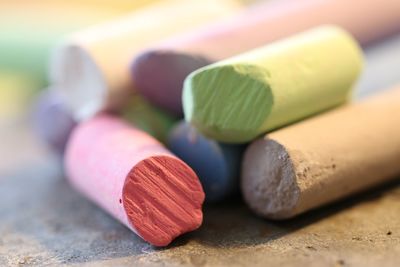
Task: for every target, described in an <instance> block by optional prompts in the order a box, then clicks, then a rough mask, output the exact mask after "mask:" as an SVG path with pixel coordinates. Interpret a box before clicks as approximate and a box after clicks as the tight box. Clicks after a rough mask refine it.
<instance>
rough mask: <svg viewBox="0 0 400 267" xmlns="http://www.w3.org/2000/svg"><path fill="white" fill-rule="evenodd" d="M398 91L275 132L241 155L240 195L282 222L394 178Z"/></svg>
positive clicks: (399, 131) (399, 150)
mask: <svg viewBox="0 0 400 267" xmlns="http://www.w3.org/2000/svg"><path fill="white" fill-rule="evenodd" d="M399 103H400V87H397V88H396V89H393V90H389V91H387V92H384V93H382V94H380V95H377V96H375V97H371V98H369V99H368V100H365V101H364V102H360V103H357V104H352V105H348V106H345V107H342V108H340V109H337V110H334V111H331V112H329V113H326V114H323V115H321V116H317V117H315V118H312V119H310V120H306V121H303V122H300V123H298V124H295V125H292V126H290V127H287V128H284V129H281V130H279V131H276V132H274V133H271V134H270V135H267V136H265V137H264V138H261V139H259V140H257V141H255V142H254V143H252V144H251V145H250V146H249V147H248V149H247V150H246V152H245V156H244V161H243V170H242V177H241V178H242V180H241V184H242V191H243V195H244V198H245V200H246V202H247V204H248V205H249V206H250V207H251V208H252V209H253V210H254V211H255V212H256V213H258V214H260V215H261V216H264V217H266V218H272V219H285V218H291V217H293V216H296V215H298V214H300V213H303V212H305V211H307V210H310V209H313V208H316V207H319V206H322V205H324V204H326V203H329V202H332V201H335V200H337V199H340V198H343V197H345V196H349V195H351V194H354V193H356V192H359V191H362V190H364V189H367V188H369V187H371V186H374V185H377V184H379V183H383V182H385V181H389V180H391V179H395V178H398V175H399V174H400V164H399V159H400V118H399V116H396V115H394V114H399V112H400V105H399Z"/></svg>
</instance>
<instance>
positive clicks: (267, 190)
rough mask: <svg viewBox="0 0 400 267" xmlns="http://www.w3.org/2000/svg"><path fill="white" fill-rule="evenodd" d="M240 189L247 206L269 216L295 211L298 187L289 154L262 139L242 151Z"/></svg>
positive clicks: (280, 147) (292, 213)
mask: <svg viewBox="0 0 400 267" xmlns="http://www.w3.org/2000/svg"><path fill="white" fill-rule="evenodd" d="M241 178H242V179H241V189H242V193H243V197H244V199H245V201H246V203H247V204H248V205H249V207H250V208H251V209H252V210H253V211H254V212H255V213H257V214H259V215H261V216H263V217H266V218H269V219H276V220H281V219H287V218H291V217H293V216H294V215H296V214H297V206H298V204H299V191H300V189H299V186H298V183H297V178H296V174H295V173H294V167H293V165H292V161H291V158H290V156H289V153H288V152H287V150H286V149H285V147H284V146H283V145H281V144H280V143H278V142H277V141H275V140H272V139H268V138H262V139H258V140H256V141H254V142H253V143H252V144H251V145H250V146H249V147H248V148H247V150H246V151H245V155H244V158H243V165H242V175H241Z"/></svg>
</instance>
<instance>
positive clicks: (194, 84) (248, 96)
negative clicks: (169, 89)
mask: <svg viewBox="0 0 400 267" xmlns="http://www.w3.org/2000/svg"><path fill="white" fill-rule="evenodd" d="M267 77H269V73H268V72H267V71H265V70H263V69H262V68H260V67H258V66H253V65H245V64H237V65H235V64H230V65H219V64H218V63H217V64H213V65H210V66H207V67H204V68H202V69H200V70H198V71H195V72H193V73H192V74H190V75H189V76H188V78H187V79H186V80H185V84H184V92H183V109H184V113H185V119H186V120H187V121H189V122H190V123H192V124H193V125H194V126H196V128H197V129H198V130H199V131H200V132H201V133H203V134H204V135H205V136H207V137H211V138H213V139H216V140H218V141H221V142H225V143H245V142H248V141H251V140H253V139H254V138H256V137H257V136H258V135H259V134H260V129H262V128H263V127H264V124H265V118H267V117H268V115H269V113H270V112H271V109H272V105H273V96H272V93H271V89H270V85H269V83H268V81H267ZM261 132H262V130H261Z"/></svg>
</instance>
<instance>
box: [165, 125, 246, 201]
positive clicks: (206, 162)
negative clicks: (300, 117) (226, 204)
mask: <svg viewBox="0 0 400 267" xmlns="http://www.w3.org/2000/svg"><path fill="white" fill-rule="evenodd" d="M168 148H169V149H171V151H172V152H173V153H174V154H175V155H177V156H178V157H179V158H180V159H182V160H183V161H184V162H186V163H187V164H188V165H189V166H190V167H192V168H193V170H194V171H195V172H196V174H197V176H198V177H199V179H200V181H201V184H202V185H203V189H204V192H205V194H206V201H207V202H208V203H213V202H218V201H221V200H224V199H226V198H227V197H228V196H230V195H232V194H233V193H235V192H238V191H239V190H238V188H239V175H240V162H241V156H242V152H243V150H244V146H241V145H229V144H223V143H219V142H217V141H214V140H212V139H208V138H206V137H204V136H203V135H202V134H200V133H199V132H198V131H197V130H196V129H195V128H194V127H192V126H191V125H190V124H188V123H187V122H185V121H182V122H180V123H178V124H177V125H176V126H174V128H173V129H172V130H171V132H170V134H169V137H168Z"/></svg>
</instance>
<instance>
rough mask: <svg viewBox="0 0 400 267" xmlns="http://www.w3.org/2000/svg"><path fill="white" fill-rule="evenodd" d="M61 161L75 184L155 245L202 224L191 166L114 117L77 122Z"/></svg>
mask: <svg viewBox="0 0 400 267" xmlns="http://www.w3.org/2000/svg"><path fill="white" fill-rule="evenodd" d="M65 165H66V168H65V169H66V172H67V175H68V178H69V180H70V182H71V183H72V185H73V186H74V187H75V188H76V189H78V190H79V191H80V192H82V193H83V194H84V195H85V196H87V197H88V198H90V199H91V200H92V201H94V202H95V203H97V204H98V205H99V206H100V207H102V208H103V209H105V210H106V211H107V212H109V213H110V214H111V215H113V216H114V217H115V218H116V219H118V220H119V221H120V222H122V223H123V224H125V225H126V226H127V227H128V228H130V229H131V230H132V231H134V232H135V233H136V234H138V235H139V236H141V237H142V238H143V239H144V240H146V241H148V242H149V243H151V244H153V245H155V246H166V245H168V244H169V243H170V242H171V241H172V240H173V239H174V238H175V237H177V236H179V235H181V234H183V233H186V232H189V231H192V230H195V229H197V228H198V227H199V226H200V225H201V222H202V217H203V216H202V211H201V207H202V204H203V201H204V192H203V189H202V187H201V184H200V182H199V180H198V178H197V176H196V174H195V173H194V172H193V170H192V169H191V168H190V167H189V166H187V165H186V164H185V163H184V162H183V161H181V160H180V159H178V158H177V157H175V156H174V155H172V154H171V153H170V152H169V151H168V150H167V149H166V148H164V147H163V146H162V145H161V144H160V143H159V142H158V141H156V140H155V139H154V138H152V137H151V136H149V135H148V134H146V133H144V132H142V131H141V130H138V129H136V128H133V127H132V126H130V125H128V124H126V123H125V122H124V121H122V120H120V119H118V118H116V117H113V116H111V115H98V116H97V117H94V118H92V119H90V120H88V121H86V122H84V123H82V124H80V125H79V126H78V127H77V128H76V129H75V130H74V132H73V133H72V136H71V139H70V141H69V143H68V145H67V151H66V156H65Z"/></svg>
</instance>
